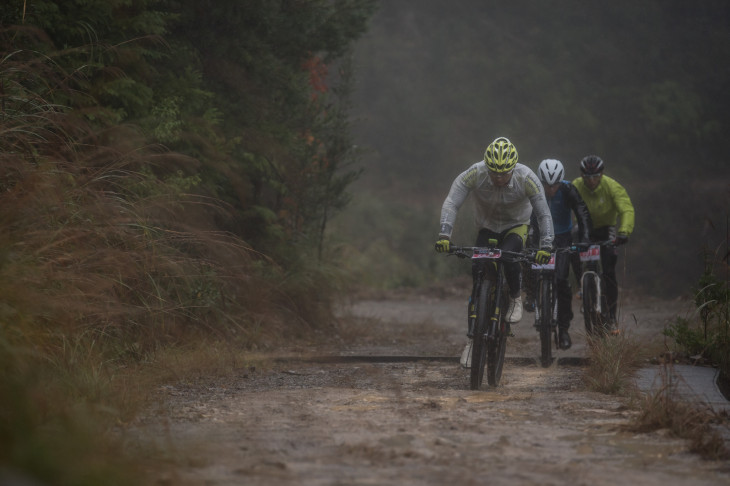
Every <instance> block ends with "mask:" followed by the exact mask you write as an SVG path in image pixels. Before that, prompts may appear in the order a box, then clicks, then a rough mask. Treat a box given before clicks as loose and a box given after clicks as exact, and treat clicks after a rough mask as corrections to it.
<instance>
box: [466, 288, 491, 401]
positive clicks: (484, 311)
mask: <svg viewBox="0 0 730 486" xmlns="http://www.w3.org/2000/svg"><path fill="white" fill-rule="evenodd" d="M491 294H492V283H491V282H490V281H488V280H484V281H483V282H482V283H481V285H480V286H479V292H478V293H477V302H476V314H477V318H476V320H475V322H474V338H473V341H472V343H473V344H472V349H471V373H470V381H469V387H470V388H471V389H472V390H478V389H479V388H480V387H481V386H482V380H484V366H485V365H486V364H487V345H486V344H487V342H486V334H487V331H488V329H489V328H488V327H487V326H488V325H489V319H490V317H491V315H492V310H491V307H492V306H491V305H489V304H490V295H491Z"/></svg>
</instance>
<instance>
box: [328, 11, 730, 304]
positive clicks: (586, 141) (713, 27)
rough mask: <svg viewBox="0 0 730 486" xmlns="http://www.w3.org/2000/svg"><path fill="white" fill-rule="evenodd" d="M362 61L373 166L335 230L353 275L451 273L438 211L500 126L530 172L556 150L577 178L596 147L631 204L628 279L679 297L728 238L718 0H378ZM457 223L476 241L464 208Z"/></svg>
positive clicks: (384, 277) (376, 281)
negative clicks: (440, 250) (439, 237)
mask: <svg viewBox="0 0 730 486" xmlns="http://www.w3.org/2000/svg"><path fill="white" fill-rule="evenodd" d="M355 62H356V69H357V72H358V76H357V84H356V90H355V91H354V94H355V105H354V110H353V116H354V117H355V121H354V123H353V127H354V129H355V132H354V133H355V137H356V140H357V143H358V144H360V145H361V149H363V154H364V156H363V159H362V162H363V168H364V170H365V172H364V175H363V177H362V178H361V179H360V180H359V181H358V183H357V184H356V185H355V190H354V191H353V192H354V194H355V198H354V201H353V204H352V205H351V206H350V207H349V208H348V209H347V212H346V213H345V215H344V217H343V218H341V219H339V220H338V225H339V226H338V228H339V230H340V231H341V232H344V233H345V234H347V235H350V236H351V238H350V241H352V242H354V243H353V245H352V246H350V247H349V251H350V258H349V261H350V262H351V265H352V267H353V268H355V269H358V270H359V271H360V272H361V273H360V274H361V276H362V279H363V281H365V282H369V283H370V284H373V285H381V286H384V287H386V288H387V287H394V286H396V287H397V286H401V285H420V284H422V283H424V282H432V281H433V280H434V279H440V278H444V277H445V276H448V275H450V274H451V273H452V272H453V271H454V269H453V268H452V267H454V266H455V265H453V262H451V261H445V260H446V259H444V258H440V257H439V256H437V255H436V254H435V253H434V252H433V250H432V248H433V243H434V238H435V236H436V233H437V231H438V228H437V224H438V217H439V211H440V206H441V203H442V202H443V199H444V197H445V196H446V193H447V192H448V189H449V187H450V184H451V181H452V180H453V179H454V177H456V175H458V174H459V173H460V172H461V171H462V170H464V169H465V168H466V167H468V166H469V165H470V164H472V163H473V162H476V161H478V160H480V159H481V158H482V154H483V153H484V149H485V148H486V146H487V144H489V142H491V141H492V140H493V139H494V138H496V137H497V136H506V137H508V138H510V139H511V140H512V142H513V143H515V145H516V146H517V149H518V152H519V157H520V162H522V163H524V164H526V165H528V166H530V167H531V168H532V169H533V170H535V169H536V168H537V165H538V164H539V162H540V161H541V160H542V159H544V158H549V157H550V158H557V159H559V160H561V161H562V162H563V163H564V165H565V167H566V177H567V178H569V179H571V180H572V179H573V178H575V177H577V176H578V175H579V171H578V162H579V161H580V159H581V158H582V157H583V156H585V155H588V154H597V155H600V156H601V157H602V158H603V159H604V161H605V163H606V174H607V175H609V176H611V177H614V178H615V179H617V180H618V181H619V182H621V183H622V184H623V185H624V186H625V187H626V189H627V190H628V192H629V195H630V197H631V198H632V201H633V203H634V206H635V208H636V229H635V232H634V235H633V236H632V238H631V241H630V244H629V245H627V246H626V247H625V248H626V249H625V253H623V252H622V257H621V260H620V263H619V265H620V267H621V268H620V272H621V276H620V279H621V283H622V286H624V287H625V288H627V289H630V290H639V291H644V292H648V293H651V294H656V295H661V296H676V295H679V294H682V293H685V292H686V291H687V290H688V289H689V288H690V287H691V286H692V285H693V283H694V282H695V281H696V279H697V278H698V277H699V275H700V274H701V273H702V271H703V266H704V264H705V262H706V261H713V260H717V258H716V253H717V252H718V251H721V250H722V249H723V248H726V247H724V246H723V245H724V244H725V241H726V232H727V218H728V211H729V208H730V203H729V201H730V168H729V167H728V163H727V155H728V153H730V139H729V138H728V136H727V133H728V130H729V129H730V116H728V106H730V90H729V89H728V88H729V87H730V4H728V3H727V2H723V1H715V0H701V1H698V2H692V3H690V2H685V1H651V0H650V1H642V2H631V1H617V2H598V1H578V0H563V1H559V2H531V1H520V0H518V1H514V2H494V1H477V0H472V1H468V0H465V1H459V2H442V1H438V0H424V1H421V2H417V3H416V2H406V1H387V2H381V3H380V9H379V11H378V12H377V14H376V15H375V17H374V19H373V21H372V22H371V25H370V29H369V31H368V33H367V34H366V35H365V37H364V38H363V39H362V40H361V41H359V43H358V45H357V51H356V57H355ZM462 213H468V209H465V210H462ZM458 225H459V228H457V229H458V230H459V231H460V233H457V234H456V237H455V238H456V239H458V240H460V241H461V242H467V241H468V242H471V238H472V236H471V235H472V234H473V233H471V232H470V230H471V229H472V228H471V227H472V222H471V219H470V217H469V216H468V215H467V214H463V215H462V214H461V213H460V218H459V223H458ZM721 256H722V255H721Z"/></svg>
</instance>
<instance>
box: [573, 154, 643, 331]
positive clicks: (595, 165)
mask: <svg viewBox="0 0 730 486" xmlns="http://www.w3.org/2000/svg"><path fill="white" fill-rule="evenodd" d="M603 169H604V163H603V160H602V159H601V158H600V157H598V156H597V155H588V156H586V157H584V158H583V159H582V160H581V161H580V172H581V177H578V178H577V179H575V180H574V181H573V185H574V186H575V188H576V189H578V193H580V195H581V197H582V198H583V201H584V202H585V203H586V206H588V212H589V213H590V216H591V222H592V228H591V231H590V238H591V241H608V240H612V241H614V242H615V245H616V246H613V245H604V246H601V267H602V272H603V275H602V280H603V282H604V283H605V294H604V297H605V301H604V302H603V304H605V305H602V306H601V307H602V309H603V310H602V313H603V316H602V318H603V321H604V323H605V324H606V329H607V330H608V331H610V332H616V331H617V327H616V303H617V301H618V282H617V280H616V262H617V261H618V249H617V246H620V245H623V244H626V243H628V241H629V236H631V233H632V231H633V230H634V206H633V204H631V199H630V198H629V195H628V194H627V193H626V189H624V188H623V186H622V185H621V184H619V183H618V182H616V181H615V180H614V179H612V178H610V177H608V176H606V175H603Z"/></svg>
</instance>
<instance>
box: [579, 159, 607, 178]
mask: <svg viewBox="0 0 730 486" xmlns="http://www.w3.org/2000/svg"><path fill="white" fill-rule="evenodd" d="M580 172H581V174H583V175H594V174H600V173H602V172H603V160H602V159H601V158H600V157H599V156H597V155H588V156H586V157H583V160H581V161H580Z"/></svg>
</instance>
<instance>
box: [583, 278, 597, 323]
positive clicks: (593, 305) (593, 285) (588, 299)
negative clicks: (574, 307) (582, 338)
mask: <svg viewBox="0 0 730 486" xmlns="http://www.w3.org/2000/svg"><path fill="white" fill-rule="evenodd" d="M582 291H583V320H584V321H585V325H586V334H587V335H592V334H593V333H595V332H597V331H598V330H599V329H600V327H599V326H600V320H601V314H600V313H599V312H598V279H597V278H596V275H594V274H592V273H587V274H585V275H584V276H583V289H582Z"/></svg>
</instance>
